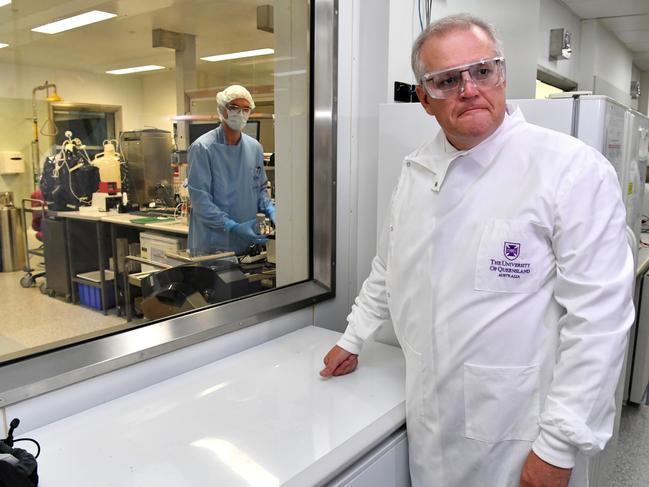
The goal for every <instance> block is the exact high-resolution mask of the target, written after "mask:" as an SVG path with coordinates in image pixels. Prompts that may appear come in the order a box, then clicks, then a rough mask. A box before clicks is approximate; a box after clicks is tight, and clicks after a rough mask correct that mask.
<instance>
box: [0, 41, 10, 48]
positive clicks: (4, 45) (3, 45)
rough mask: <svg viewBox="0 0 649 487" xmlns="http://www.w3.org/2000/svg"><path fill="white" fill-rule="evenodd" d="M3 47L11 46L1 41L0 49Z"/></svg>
mask: <svg viewBox="0 0 649 487" xmlns="http://www.w3.org/2000/svg"><path fill="white" fill-rule="evenodd" d="M3 47H9V44H3V43H2V42H0V49H2V48H3Z"/></svg>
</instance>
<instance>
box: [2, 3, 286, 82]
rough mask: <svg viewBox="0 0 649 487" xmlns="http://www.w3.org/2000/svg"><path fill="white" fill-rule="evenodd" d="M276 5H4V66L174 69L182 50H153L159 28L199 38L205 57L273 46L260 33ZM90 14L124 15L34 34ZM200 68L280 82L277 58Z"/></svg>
mask: <svg viewBox="0 0 649 487" xmlns="http://www.w3.org/2000/svg"><path fill="white" fill-rule="evenodd" d="M268 4H272V0H117V1H105V0H104V1H101V0H48V1H47V2H44V1H43V0H13V1H12V3H11V5H7V6H5V7H0V42H4V43H7V44H9V45H10V47H9V48H5V49H0V62H7V63H15V64H17V65H22V66H44V67H53V68H62V69H70V70H84V71H91V72H95V73H104V72H105V71H107V70H111V69H118V68H127V67H133V66H141V65H148V64H157V65H160V66H164V67H166V68H168V69H173V67H174V65H175V54H174V51H173V50H172V49H167V48H163V47H156V48H154V47H152V30H153V29H166V30H170V31H173V32H179V33H185V34H192V35H195V36H196V54H197V57H198V58H200V57H203V56H209V55H215V54H224V53H231V52H239V51H247V50H253V49H259V48H273V47H274V46H273V44H274V42H273V34H271V33H269V32H266V31H262V30H258V29H257V13H256V12H257V7H258V6H260V5H268ZM44 5H46V6H45V7H44ZM89 10H102V11H105V12H111V13H116V14H117V17H115V18H112V19H109V20H106V21H103V22H98V23H95V24H92V25H88V26H84V27H80V28H77V29H74V30H69V31H66V32H61V33H59V34H53V35H49V34H41V33H38V32H32V31H31V29H32V28H34V27H36V26H39V25H42V24H45V23H48V22H52V21H54V20H58V19H62V18H66V17H69V16H73V15H77V14H80V13H84V12H87V11H89ZM251 66H252V69H250V67H251ZM197 67H198V70H199V71H201V72H204V73H221V74H223V73H226V76H227V77H228V78H229V79H238V80H239V81H240V82H245V81H247V80H246V79H245V77H249V76H251V75H253V76H254V78H255V82H256V83H257V84H272V82H273V78H272V77H273V69H274V59H273V56H262V57H256V58H247V59H239V60H232V61H222V62H216V63H210V62H207V61H201V60H198V66H197ZM152 73H157V72H152ZM152 73H149V74H148V75H152ZM146 75H147V74H136V75H129V76H146Z"/></svg>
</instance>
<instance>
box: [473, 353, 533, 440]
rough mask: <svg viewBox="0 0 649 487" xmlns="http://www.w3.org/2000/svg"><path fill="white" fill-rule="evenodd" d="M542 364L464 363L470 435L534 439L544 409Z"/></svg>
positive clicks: (485, 437) (496, 438)
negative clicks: (503, 365)
mask: <svg viewBox="0 0 649 487" xmlns="http://www.w3.org/2000/svg"><path fill="white" fill-rule="evenodd" d="M539 374H540V367H539V366H538V365H530V366H524V367H487V366H481V365H472V364H467V363H465V364H464V414H465V435H466V437H467V438H472V439H475V440H480V441H485V442H489V443H495V442H498V441H505V440H525V441H534V440H535V439H536V437H537V436H538V434H539V426H538V419H539V414H540V411H541V404H540V397H539Z"/></svg>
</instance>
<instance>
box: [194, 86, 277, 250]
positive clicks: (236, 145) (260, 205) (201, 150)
mask: <svg viewBox="0 0 649 487" xmlns="http://www.w3.org/2000/svg"><path fill="white" fill-rule="evenodd" d="M216 102H217V110H218V113H219V116H220V117H221V122H222V123H221V125H219V127H217V128H216V129H214V130H211V131H209V132H207V133H206V134H204V135H202V136H201V137H199V138H198V139H196V141H194V143H193V144H192V145H191V146H190V147H189V151H188V159H189V173H188V177H187V182H188V188H189V196H190V200H191V215H190V220H189V242H188V246H189V248H190V249H196V250H209V251H214V250H224V251H234V252H236V253H237V255H241V254H245V253H247V251H248V250H249V249H250V247H251V245H254V244H263V243H265V242H266V239H265V237H263V236H262V235H260V234H259V232H258V228H257V225H256V214H257V213H264V214H265V215H266V216H267V217H268V218H270V220H271V222H272V223H273V225H275V206H274V204H273V203H272V201H271V200H270V197H269V195H268V192H267V191H266V181H267V179H266V173H265V171H264V161H263V151H262V147H261V145H260V144H259V142H257V141H256V140H255V139H253V138H252V137H250V136H248V135H247V134H245V133H243V132H242V130H243V128H244V127H245V126H246V123H247V121H248V117H249V115H250V112H251V111H252V110H253V109H254V108H255V102H254V101H253V99H252V96H251V95H250V92H249V91H248V90H247V89H246V88H244V87H243V86H239V85H232V86H229V87H228V88H226V89H225V90H223V91H221V92H219V93H218V94H217V95H216Z"/></svg>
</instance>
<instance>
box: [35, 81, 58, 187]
mask: <svg viewBox="0 0 649 487" xmlns="http://www.w3.org/2000/svg"><path fill="white" fill-rule="evenodd" d="M50 89H51V90H52V93H51V94H50ZM43 90H44V91H45V99H46V100H47V101H48V102H49V103H53V102H58V101H63V98H61V97H60V96H59V94H58V92H57V91H56V85H55V84H54V83H50V82H48V81H47V80H46V81H45V83H43V84H42V85H40V86H36V87H35V88H34V89H33V90H32V130H33V136H34V138H33V140H32V169H33V176H34V189H36V185H37V184H38V179H39V177H40V175H41V166H40V162H41V155H40V149H39V147H38V134H39V132H40V134H42V135H44V136H46V137H53V136H55V135H56V134H58V133H59V130H58V128H57V127H56V124H55V123H54V121H53V120H52V116H51V114H50V112H49V110H48V114H47V120H46V121H45V123H44V124H43V126H42V127H41V129H40V130H39V129H38V110H37V109H36V92H37V91H43Z"/></svg>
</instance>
